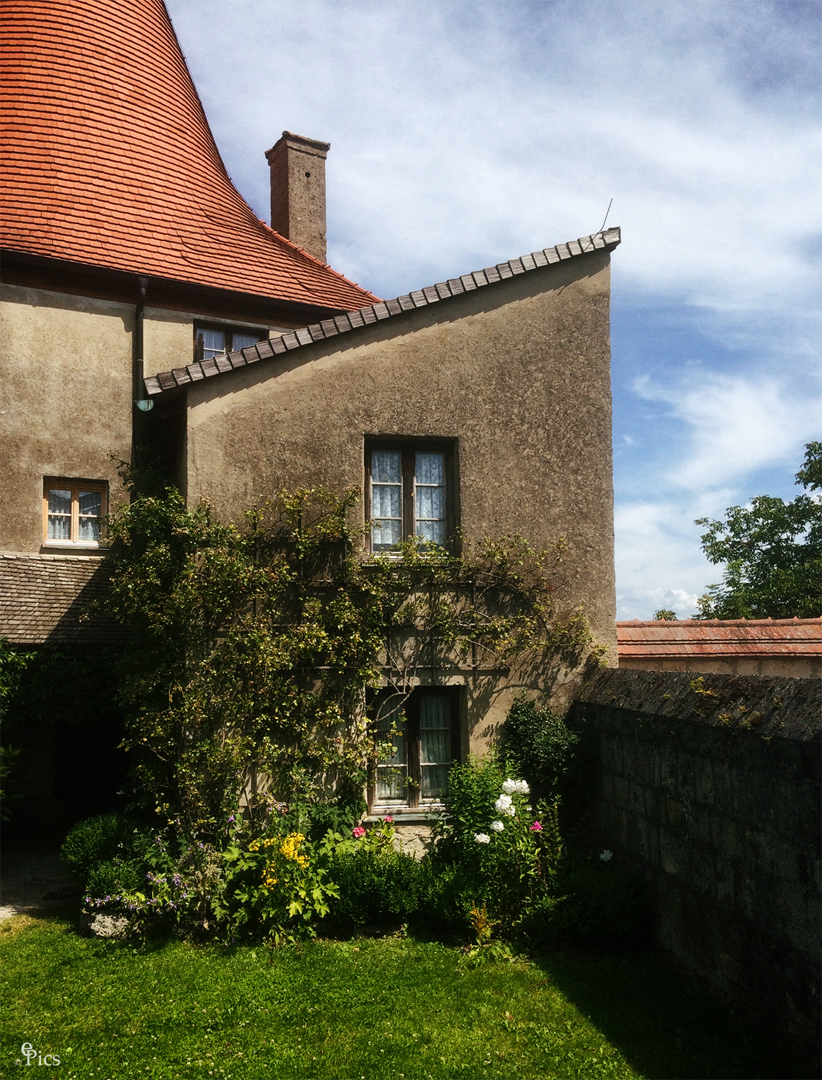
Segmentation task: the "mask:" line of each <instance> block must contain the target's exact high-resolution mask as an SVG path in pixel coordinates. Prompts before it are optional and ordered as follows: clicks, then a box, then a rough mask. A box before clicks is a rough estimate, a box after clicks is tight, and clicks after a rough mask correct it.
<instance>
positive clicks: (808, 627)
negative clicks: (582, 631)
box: [616, 618, 822, 660]
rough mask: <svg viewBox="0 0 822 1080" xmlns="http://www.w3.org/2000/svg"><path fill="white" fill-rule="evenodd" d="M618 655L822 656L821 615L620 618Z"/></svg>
mask: <svg viewBox="0 0 822 1080" xmlns="http://www.w3.org/2000/svg"><path fill="white" fill-rule="evenodd" d="M616 628H617V647H618V650H619V658H620V660H626V659H632V658H635V657H641V658H644V659H651V658H652V657H653V658H655V659H664V658H677V657H683V658H685V657H689V656H715V657H730V656H787V655H792V656H822V618H820V619H683V620H682V621H681V622H680V621H674V620H672V621H664V620H661V619H655V620H653V621H652V622H640V621H639V620H637V619H635V620H634V621H633V622H618V623H617V624H616Z"/></svg>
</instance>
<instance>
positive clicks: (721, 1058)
mask: <svg viewBox="0 0 822 1080" xmlns="http://www.w3.org/2000/svg"><path fill="white" fill-rule="evenodd" d="M0 960H2V981H1V982H0V989H1V990H2V1001H3V1002H4V1005H3V1014H4V1015H3V1025H2V1038H0V1075H2V1076H11V1075H15V1074H16V1069H14V1067H13V1066H14V1062H15V1061H16V1060H19V1059H20V1047H21V1045H22V1044H23V1043H24V1042H28V1043H31V1044H32V1047H33V1048H34V1049H35V1050H37V1051H39V1052H40V1054H42V1055H45V1054H52V1055H57V1056H58V1057H59V1058H60V1067H59V1069H56V1070H55V1074H56V1075H58V1076H60V1077H61V1078H62V1080H98V1078H99V1080H107V1078H108V1080H138V1078H141V1077H145V1078H150V1080H161V1078H168V1080H199V1078H201V1077H202V1078H212V1077H213V1078H220V1080H229V1078H230V1080H246V1078H247V1080H265V1078H272V1080H280V1078H282V1080H303V1078H306V1080H308V1078H310V1080H325V1078H329V1080H348V1078H352V1080H426V1078H433V1080H448V1078H457V1077H464V1078H467V1080H483V1078H488V1080H497V1078H502V1077H504V1078H505V1080H520V1078H521V1080H526V1078H534V1080H537V1078H539V1080H548V1078H551V1077H584V1078H586V1080H587V1078H595V1077H608V1078H613V1080H623V1078H634V1077H655V1078H670V1080H673V1078H675V1077H688V1078H691V1080H696V1078H700V1077H704V1078H706V1080H707V1078H712V1080H714V1078H715V1080H720V1078H725V1077H728V1078H730V1077H739V1078H749V1080H750V1078H755V1077H756V1078H763V1080H765V1078H785V1077H788V1076H802V1075H809V1074H803V1073H801V1072H797V1071H794V1070H795V1067H794V1069H792V1068H791V1066H790V1065H788V1064H786V1063H785V1061H784V1060H783V1061H778V1060H775V1059H774V1058H773V1057H772V1052H771V1051H769V1049H768V1047H767V1044H765V1043H764V1042H763V1043H757V1042H756V1041H755V1040H754V1037H753V1036H752V1035H751V1034H750V1033H749V1032H747V1031H746V1030H744V1029H742V1028H739V1027H737V1026H736V1025H735V1024H734V1023H733V1022H732V1021H730V1020H729V1017H728V1016H727V1015H726V1014H725V1013H723V1012H721V1011H720V1010H718V1009H717V1007H716V1006H715V1005H713V1004H712V1003H711V1002H710V1001H709V1000H707V999H706V998H705V997H704V996H703V994H702V993H700V991H699V990H698V989H697V988H696V987H694V986H693V985H692V984H691V983H690V982H689V981H688V980H683V979H682V978H680V977H678V976H677V975H675V974H674V973H673V972H672V971H671V970H669V968H668V967H667V966H666V965H665V964H664V962H663V961H662V960H661V959H660V958H658V957H656V956H654V955H650V954H649V955H640V956H631V957H625V958H622V959H620V958H618V957H608V956H571V955H562V954H559V955H553V956H551V957H548V958H544V959H541V960H538V961H532V962H528V963H516V964H489V965H485V966H482V967H478V968H475V969H466V968H465V966H464V965H463V966H460V963H459V960H460V954H459V953H458V952H457V951H455V950H453V949H449V948H446V947H445V946H443V945H439V944H432V943H424V942H418V941H413V940H410V939H407V938H402V937H393V938H382V939H366V938H361V939H357V940H354V941H335V942H324V941H318V942H315V943H311V944H306V945H304V946H300V947H294V948H287V949H282V950H279V951H272V950H270V949H268V948H266V947H256V948H253V947H248V946H243V947H236V948H230V949H227V948H220V947H216V946H209V947H203V948H196V947H193V946H191V945H187V944H184V943H181V942H166V943H164V944H161V945H156V946H154V947H151V946H149V947H147V948H145V949H140V948H139V947H137V946H135V944H134V943H115V942H103V941H99V940H96V939H90V938H83V937H80V936H78V934H77V933H76V932H75V929H74V927H73V925H72V924H71V922H70V921H69V920H67V919H61V918H50V919H48V918H36V919H35V918H28V917H25V916H18V917H16V918H15V919H13V920H10V921H9V922H6V923H4V924H2V926H0ZM33 1064H36V1059H34V1061H33Z"/></svg>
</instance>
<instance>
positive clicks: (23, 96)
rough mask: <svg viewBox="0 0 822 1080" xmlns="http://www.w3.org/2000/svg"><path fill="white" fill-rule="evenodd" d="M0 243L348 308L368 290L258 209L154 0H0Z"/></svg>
mask: <svg viewBox="0 0 822 1080" xmlns="http://www.w3.org/2000/svg"><path fill="white" fill-rule="evenodd" d="M0 24H1V27H2V29H1V30H0V33H2V79H3V122H2V132H1V133H0V154H2V167H3V184H2V194H1V195H0V214H1V215H2V216H1V217H0V243H2V246H3V247H4V248H6V249H9V250H12V251H17V252H24V253H27V254H30V255H40V256H45V257H48V258H53V259H61V260H68V261H70V262H73V263H80V264H84V265H87V266H93V267H103V268H106V269H113V270H120V271H127V272H132V273H136V274H141V275H151V276H154V277H159V278H165V279H170V280H172V281H179V282H187V283H194V284H197V285H205V286H211V287H215V288H220V289H229V290H232V291H237V292H242V293H250V294H253V295H257V296H264V297H269V298H275V299H278V300H283V301H295V302H298V303H303V304H310V305H314V306H321V307H329V308H337V309H344V310H351V309H355V308H359V307H362V306H363V305H365V304H368V303H371V302H372V301H373V300H374V299H375V297H373V296H372V294H371V293H368V292H367V291H366V290H364V289H361V288H359V286H357V285H355V284H353V283H352V282H350V281H348V280H347V279H346V278H344V277H342V276H341V275H340V274H337V273H336V272H335V271H333V270H331V268H330V267H328V266H326V265H325V264H324V263H322V262H320V261H319V260H318V259H315V258H314V257H313V256H311V255H309V254H308V253H307V252H305V251H303V250H302V249H301V248H299V247H297V245H295V244H292V243H291V242H290V241H288V240H287V239H285V238H284V237H282V236H280V235H279V234H278V233H275V232H274V231H273V230H272V229H270V228H269V227H268V226H267V225H266V224H264V223H263V222H262V221H260V220H259V219H258V218H257V217H256V216H255V214H254V213H253V211H252V210H251V208H250V207H249V206H248V204H247V203H246V202H245V200H244V199H243V198H242V197H241V195H240V194H239V192H238V191H237V190H236V188H235V187H234V185H233V184H232V183H231V180H230V179H229V177H228V174H227V173H226V170H225V166H224V165H223V162H222V160H221V158H220V154H219V152H218V150H217V146H216V144H215V142H214V138H213V136H212V134H211V130H210V128H209V126H208V121H207V120H206V116H205V112H204V111H203V107H202V104H201V103H200V99H199V97H198V96H197V91H196V90H195V88H194V84H193V82H192V80H191V76H190V74H189V71H188V68H187V66H186V63H185V59H184V57H183V55H182V52H181V51H180V46H179V44H178V42H177V38H176V35H175V33H174V29H173V27H172V25H171V20H170V19H169V16H168V13H167V11H166V9H165V6H164V4H163V3H162V0H125V2H124V0H63V2H61V3H55V0H3V4H2V20H0Z"/></svg>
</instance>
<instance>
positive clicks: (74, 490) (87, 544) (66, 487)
mask: <svg viewBox="0 0 822 1080" xmlns="http://www.w3.org/2000/svg"><path fill="white" fill-rule="evenodd" d="M55 490H58V491H71V524H70V526H69V532H70V539H69V540H55V539H52V538H50V537H49V491H55ZM81 491H96V492H99V493H100V539H99V540H81V539H80V538H79V537H80V492H81ZM107 513H108V482H107V481H106V480H83V479H79V478H77V477H66V476H45V477H43V546H44V547H73V548H84V549H92V550H93V549H94V548H101V547H104V546H105V545H104V543H103V519H104V518H105V516H106V514H107Z"/></svg>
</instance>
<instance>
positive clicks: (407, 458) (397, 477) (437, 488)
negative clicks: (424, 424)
mask: <svg viewBox="0 0 822 1080" xmlns="http://www.w3.org/2000/svg"><path fill="white" fill-rule="evenodd" d="M366 473H367V476H366V480H367V490H368V513H369V519H370V523H371V527H370V539H371V550H372V551H374V552H380V551H391V549H392V548H395V547H396V546H397V544H399V543H400V542H401V541H403V540H409V539H410V538H411V537H413V536H418V537H419V538H420V539H421V540H423V541H426V542H427V543H431V544H439V545H440V546H443V547H444V546H446V545H447V544H448V541H449V539H450V537H451V535H452V534H453V532H454V526H455V522H454V490H453V489H454V480H453V448H452V447H451V446H450V445H449V444H448V443H431V444H428V443H411V444H408V445H403V444H397V443H382V442H380V443H377V442H373V443H370V442H369V444H368V445H367V448H366Z"/></svg>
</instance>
